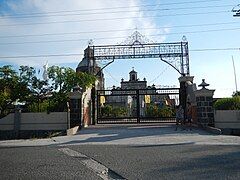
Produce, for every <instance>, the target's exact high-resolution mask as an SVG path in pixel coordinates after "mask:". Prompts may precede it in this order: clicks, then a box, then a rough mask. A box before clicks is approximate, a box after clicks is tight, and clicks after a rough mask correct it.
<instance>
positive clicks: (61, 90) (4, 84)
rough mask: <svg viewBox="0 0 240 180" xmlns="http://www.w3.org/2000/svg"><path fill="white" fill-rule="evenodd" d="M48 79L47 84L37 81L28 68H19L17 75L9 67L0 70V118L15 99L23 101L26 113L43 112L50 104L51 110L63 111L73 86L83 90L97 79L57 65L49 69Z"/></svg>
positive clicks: (38, 79) (36, 77) (33, 71)
mask: <svg viewBox="0 0 240 180" xmlns="http://www.w3.org/2000/svg"><path fill="white" fill-rule="evenodd" d="M48 77H49V80H48V81H44V80H42V79H40V78H39V77H38V75H37V74H36V70H35V69H34V68H33V67H29V66H20V67H19V71H18V72H17V71H16V70H14V68H13V67H12V66H10V65H4V66H2V67H0V116H3V114H6V113H7V109H8V108H9V106H12V104H13V102H14V101H17V100H18V101H20V102H22V101H25V102H26V106H27V107H29V110H34V111H36V110H38V111H39V110H40V109H44V110H45V109H46V104H48V103H49V104H50V106H51V107H49V108H51V110H52V111H62V110H64V108H65V106H66V102H67V100H68V93H69V92H70V91H71V90H72V89H73V87H74V86H76V85H79V86H81V87H82V88H83V89H84V88H86V87H89V86H91V85H92V84H93V83H94V82H95V80H96V78H95V77H94V76H93V75H90V74H87V73H82V72H80V73H76V72H75V71H74V70H73V69H71V68H68V67H59V66H52V67H50V68H48ZM49 94H50V95H51V97H50V96H48V95H49ZM46 100H47V102H48V103H47V102H46ZM41 103H42V104H41ZM49 104H48V106H49ZM43 107H44V108H43Z"/></svg>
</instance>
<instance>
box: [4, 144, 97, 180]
mask: <svg viewBox="0 0 240 180" xmlns="http://www.w3.org/2000/svg"><path fill="white" fill-rule="evenodd" d="M0 179H2V180H7V179H9V180H14V179H18V180H19V179H22V180H28V179H29V180H30V179H31V180H32V179H58V180H59V179H86V180H92V179H96V180H98V179H100V178H99V177H98V176H97V175H95V174H94V173H92V171H91V170H90V169H88V168H86V167H84V166H83V165H82V164H81V163H79V160H78V159H77V158H69V157H68V156H66V155H65V154H63V153H61V152H60V151H59V150H58V148H57V147H47V146H46V147H0Z"/></svg>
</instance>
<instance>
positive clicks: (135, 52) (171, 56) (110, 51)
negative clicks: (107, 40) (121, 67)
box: [85, 31, 189, 76]
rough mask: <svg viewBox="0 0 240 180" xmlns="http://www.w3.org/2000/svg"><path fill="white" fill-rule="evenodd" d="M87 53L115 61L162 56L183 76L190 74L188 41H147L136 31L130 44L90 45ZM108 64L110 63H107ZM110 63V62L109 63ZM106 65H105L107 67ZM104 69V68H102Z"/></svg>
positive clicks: (94, 56) (161, 57)
mask: <svg viewBox="0 0 240 180" xmlns="http://www.w3.org/2000/svg"><path fill="white" fill-rule="evenodd" d="M88 52H89V53H87V54H85V55H86V56H87V57H86V58H88V59H89V60H93V61H94V62H93V64H94V65H95V64H96V62H97V61H100V62H102V61H104V62H106V61H112V62H113V61H114V60H115V59H133V58H160V59H161V60H162V61H163V62H165V63H167V64H169V65H170V66H172V67H173V68H174V69H175V70H177V71H178V72H179V73H180V74H181V75H182V76H185V75H189V51H188V42H187V41H184V42H174V43H147V42H146V40H145V39H144V38H143V36H142V35H141V34H140V33H138V32H137V31H136V32H135V34H134V36H132V39H131V40H130V41H128V44H125V45H123V44H121V45H103V46H93V45H89V46H88ZM106 64H108V63H106ZM109 64H110V63H109ZM105 67H106V66H104V68H105ZM102 69H103V68H102Z"/></svg>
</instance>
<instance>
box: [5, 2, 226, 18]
mask: <svg viewBox="0 0 240 180" xmlns="http://www.w3.org/2000/svg"><path fill="white" fill-rule="evenodd" d="M216 1H222V0H199V1H185V2H175V3H158V4H145V5H144V4H143V5H135V6H122V7H109V8H95V9H81V10H79V9H78V10H70V11H69V10H63V11H48V12H43V13H21V14H15V15H10V14H9V15H4V16H5V17H12V16H27V15H40V14H56V13H69V12H86V11H99V10H108V9H110V10H111V9H127V8H135V7H156V6H167V5H179V4H197V3H205V2H206V3H209V2H216Z"/></svg>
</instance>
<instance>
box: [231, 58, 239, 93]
mask: <svg viewBox="0 0 240 180" xmlns="http://www.w3.org/2000/svg"><path fill="white" fill-rule="evenodd" d="M232 63H233V72H234V78H235V87H236V93H237V92H238V88H237V77H236V69H235V64H234V59H233V56H232Z"/></svg>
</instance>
